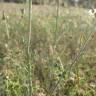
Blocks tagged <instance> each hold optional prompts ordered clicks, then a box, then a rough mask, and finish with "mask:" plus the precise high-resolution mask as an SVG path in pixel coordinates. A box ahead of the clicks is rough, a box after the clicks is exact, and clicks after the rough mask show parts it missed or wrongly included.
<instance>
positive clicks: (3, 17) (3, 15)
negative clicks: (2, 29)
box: [2, 10, 9, 20]
mask: <svg viewBox="0 0 96 96" xmlns="http://www.w3.org/2000/svg"><path fill="white" fill-rule="evenodd" d="M8 18H9V17H8V16H7V15H6V14H5V11H4V10H3V12H2V20H6V19H8Z"/></svg>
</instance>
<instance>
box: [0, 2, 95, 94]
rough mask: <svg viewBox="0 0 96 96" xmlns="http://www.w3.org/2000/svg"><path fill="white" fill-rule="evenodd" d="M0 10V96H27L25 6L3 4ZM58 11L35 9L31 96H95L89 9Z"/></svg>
mask: <svg viewBox="0 0 96 96" xmlns="http://www.w3.org/2000/svg"><path fill="white" fill-rule="evenodd" d="M0 9H1V11H0V96H30V95H29V84H28V82H29V81H28V80H29V79H28V78H29V74H28V70H29V68H28V57H27V44H28V30H29V24H28V6H27V4H13V3H11V6H10V3H8V4H7V3H5V4H4V3H1V4H0ZM56 9H57V7H56V6H47V5H46V6H41V5H38V6H35V5H33V11H32V35H31V36H32V38H31V47H30V49H31V50H30V54H31V58H30V59H29V60H30V63H31V65H32V66H31V67H32V70H31V73H32V76H31V77H32V96H64V95H65V96H96V45H95V43H96V19H95V18H92V17H90V16H88V12H87V9H83V8H75V7H72V6H71V7H62V6H59V9H58V10H59V11H58V12H57V10H56ZM57 13H58V14H57ZM91 32H92V34H91ZM89 37H90V38H89ZM86 41H87V42H88V43H87V44H86ZM85 45H86V46H85ZM82 49H84V50H82ZM78 54H82V55H80V56H78ZM76 57H79V58H77V59H75V58H76ZM74 60H75V62H74ZM71 62H73V66H71V65H70V63H71ZM69 73H70V74H69Z"/></svg>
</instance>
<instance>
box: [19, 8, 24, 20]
mask: <svg viewBox="0 0 96 96" xmlns="http://www.w3.org/2000/svg"><path fill="white" fill-rule="evenodd" d="M20 11H21V18H23V17H24V14H25V9H24V8H22V9H20Z"/></svg>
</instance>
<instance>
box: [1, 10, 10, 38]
mask: <svg viewBox="0 0 96 96" xmlns="http://www.w3.org/2000/svg"><path fill="white" fill-rule="evenodd" d="M8 18H9V16H7V15H6V14H5V11H4V10H3V12H2V20H3V21H4V23H5V27H6V36H7V39H8V40H9V37H10V36H9V28H8V27H9V25H8V23H7V20H8Z"/></svg>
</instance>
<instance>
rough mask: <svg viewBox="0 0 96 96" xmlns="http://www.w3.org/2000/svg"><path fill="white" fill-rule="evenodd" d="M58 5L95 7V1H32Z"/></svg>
mask: <svg viewBox="0 0 96 96" xmlns="http://www.w3.org/2000/svg"><path fill="white" fill-rule="evenodd" d="M27 1H28V0H0V2H16V3H24V2H27ZM58 1H59V3H60V5H62V6H69V5H71V6H83V7H95V6H96V0H33V4H37V5H38V4H50V5H55V4H56V2H58Z"/></svg>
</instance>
